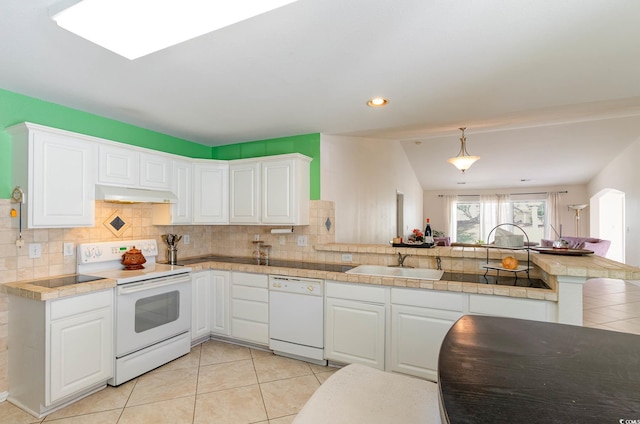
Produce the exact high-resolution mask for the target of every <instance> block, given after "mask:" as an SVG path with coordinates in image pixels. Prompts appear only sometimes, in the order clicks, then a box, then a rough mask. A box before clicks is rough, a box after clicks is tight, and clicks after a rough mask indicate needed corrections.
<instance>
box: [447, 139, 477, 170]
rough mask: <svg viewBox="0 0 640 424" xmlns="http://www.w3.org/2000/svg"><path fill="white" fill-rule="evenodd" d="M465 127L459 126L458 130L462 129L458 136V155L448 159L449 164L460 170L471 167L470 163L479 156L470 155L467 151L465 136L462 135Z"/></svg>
mask: <svg viewBox="0 0 640 424" xmlns="http://www.w3.org/2000/svg"><path fill="white" fill-rule="evenodd" d="M466 129H467V128H460V131H462V137H460V152H458V156H456V157H455V158H451V159H449V160H448V162H449V163H450V164H451V165H453V166H455V167H456V168H458V169H459V170H461V171H462V172H464V171H466V170H467V169H469V168H471V165H473V163H474V162H475V161H477V160H478V159H480V156H471V155H470V154H469V152H467V138H466V137H465V136H464V130H466Z"/></svg>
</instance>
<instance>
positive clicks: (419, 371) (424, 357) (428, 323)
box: [390, 305, 462, 381]
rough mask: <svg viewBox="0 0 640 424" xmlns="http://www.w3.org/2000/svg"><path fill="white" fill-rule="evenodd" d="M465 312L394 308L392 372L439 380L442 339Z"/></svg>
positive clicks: (392, 311) (403, 306) (392, 319)
mask: <svg viewBox="0 0 640 424" xmlns="http://www.w3.org/2000/svg"><path fill="white" fill-rule="evenodd" d="M461 316H462V312H454V311H444V310H439V309H429V308H418V307H414V306H405V305H391V365H390V368H391V371H397V372H401V373H405V374H411V375H415V376H417V377H423V378H426V379H429V380H432V381H437V378H438V355H439V353H440V346H441V345H442V340H443V339H444V337H445V336H446V334H447V332H448V331H449V329H450V328H451V326H452V325H453V324H454V323H455V322H456V321H457V320H458V318H460V317H461Z"/></svg>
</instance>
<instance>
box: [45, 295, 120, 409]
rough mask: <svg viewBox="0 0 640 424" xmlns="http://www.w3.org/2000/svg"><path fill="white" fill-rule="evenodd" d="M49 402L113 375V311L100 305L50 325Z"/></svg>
mask: <svg viewBox="0 0 640 424" xmlns="http://www.w3.org/2000/svg"><path fill="white" fill-rule="evenodd" d="M50 343H51V356H50V375H51V377H50V385H49V396H47V401H46V403H47V404H51V403H53V402H56V401H57V400H60V399H62V398H64V397H65V396H68V395H71V394H74V393H76V392H80V391H82V390H85V389H86V388H88V387H91V386H92V385H94V384H98V383H100V382H104V381H106V380H108V379H109V378H111V377H112V376H113V361H114V353H113V310H112V308H111V307H103V308H100V309H96V310H93V311H90V312H84V313H81V314H76V315H72V316H69V317H66V318H62V319H58V320H54V321H52V322H51V325H50Z"/></svg>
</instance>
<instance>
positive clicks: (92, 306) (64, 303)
mask: <svg viewBox="0 0 640 424" xmlns="http://www.w3.org/2000/svg"><path fill="white" fill-rule="evenodd" d="M112 304H113V289H109V290H104V291H100V292H96V293H88V294H85V295H81V296H73V297H69V298H66V299H60V300H53V301H51V305H50V312H49V313H50V319H51V320H56V319H60V318H66V317H69V316H72V315H77V314H81V313H84V312H89V311H94V310H96V309H101V308H104V307H110V306H111V305H112Z"/></svg>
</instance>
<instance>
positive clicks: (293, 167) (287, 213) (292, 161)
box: [260, 154, 311, 225]
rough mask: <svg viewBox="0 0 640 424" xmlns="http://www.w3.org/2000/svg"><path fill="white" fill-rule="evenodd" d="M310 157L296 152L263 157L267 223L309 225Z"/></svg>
mask: <svg viewBox="0 0 640 424" xmlns="http://www.w3.org/2000/svg"><path fill="white" fill-rule="evenodd" d="M310 162H311V160H310V158H308V157H306V156H303V155H298V154H293V155H283V156H280V157H274V158H263V162H262V174H261V179H262V181H261V187H262V194H261V199H262V203H261V210H260V213H261V215H262V220H261V221H262V223H263V224H291V225H309V164H310Z"/></svg>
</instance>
